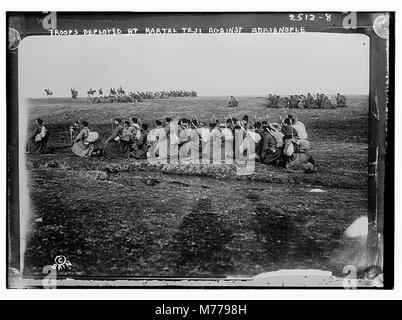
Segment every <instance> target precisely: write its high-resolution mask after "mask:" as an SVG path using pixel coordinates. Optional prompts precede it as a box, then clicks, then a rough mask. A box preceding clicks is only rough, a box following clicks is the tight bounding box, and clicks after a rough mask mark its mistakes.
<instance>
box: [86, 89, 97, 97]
mask: <svg viewBox="0 0 402 320" xmlns="http://www.w3.org/2000/svg"><path fill="white" fill-rule="evenodd" d="M95 92H96V90H92V89H89V91H87V94H88V97H92V96H93V95H94V93H95Z"/></svg>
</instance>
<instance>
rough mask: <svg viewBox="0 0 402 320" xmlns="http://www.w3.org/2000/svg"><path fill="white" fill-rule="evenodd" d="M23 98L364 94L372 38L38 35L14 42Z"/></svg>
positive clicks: (260, 35) (329, 36)
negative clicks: (117, 91) (117, 92)
mask: <svg viewBox="0 0 402 320" xmlns="http://www.w3.org/2000/svg"><path fill="white" fill-rule="evenodd" d="M19 55H20V57H19V63H20V66H19V72H20V74H19V79H20V82H19V92H20V97H23V98H27V97H45V92H44V90H43V89H44V88H49V89H50V90H52V91H53V96H55V97H68V96H70V88H72V87H75V88H76V89H77V90H78V92H79V97H86V96H87V94H86V92H87V91H88V90H89V89H90V88H92V89H95V90H98V89H99V88H102V89H103V91H104V93H109V88H111V87H114V88H117V87H120V86H122V87H123V89H125V90H126V91H147V90H149V91H159V90H175V89H177V90H195V91H197V93H198V94H199V95H201V96H227V95H231V94H233V95H235V96H240V95H263V96H265V95H267V94H268V93H273V94H281V95H282V94H301V93H303V94H306V93H307V92H310V93H312V94H315V93H317V92H320V93H326V94H335V93H337V92H341V93H343V94H368V89H369V39H368V37H367V36H365V35H359V34H324V33H293V34H249V33H248V34H246V33H244V34H173V35H168V34H164V35H163V34H162V35H154V34H153V35H150V34H148V35H146V34H145V35H144V34H141V35H140V34H137V35H110V36H99V35H98V36H84V35H80V36H40V37H39V36H35V37H29V38H26V39H24V40H23V41H22V44H21V46H20V48H19Z"/></svg>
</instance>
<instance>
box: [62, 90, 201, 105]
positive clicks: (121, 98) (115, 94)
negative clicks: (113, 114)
mask: <svg viewBox="0 0 402 320" xmlns="http://www.w3.org/2000/svg"><path fill="white" fill-rule="evenodd" d="M70 91H71V98H72V99H77V97H78V91H77V90H76V89H75V88H72V89H70ZM196 96H197V92H196V91H194V90H191V91H187V90H170V91H166V90H163V91H156V92H152V91H145V92H144V91H136V92H134V91H130V92H126V91H125V90H123V88H122V87H120V88H118V89H116V88H110V89H109V93H104V92H103V90H102V88H100V89H99V90H92V88H91V89H89V91H87V97H88V99H89V100H90V102H92V103H107V102H141V101H142V100H146V99H169V98H170V97H196Z"/></svg>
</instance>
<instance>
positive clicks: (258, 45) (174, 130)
mask: <svg viewBox="0 0 402 320" xmlns="http://www.w3.org/2000/svg"><path fill="white" fill-rule="evenodd" d="M7 20H8V21H7V23H8V30H7V32H8V48H7V59H8V61H7V72H8V76H9V78H8V79H10V81H9V82H8V83H7V86H8V87H7V90H8V93H9V95H8V99H7V101H8V102H7V126H8V132H7V139H8V140H7V144H8V163H9V165H8V167H9V171H8V188H9V197H8V216H7V219H8V258H7V259H8V270H7V271H8V284H7V285H8V287H9V288H57V289H63V288H71V287H73V288H80V287H94V288H95V287H99V288H105V287H106V288H107V287H121V288H132V287H133V288H134V287H135V288H137V287H138V288H160V287H175V288H184V289H185V288H201V287H206V286H208V287H224V288H229V287H233V288H270V287H272V288H303V287H304V288H345V289H356V288H357V289H359V288H377V289H381V288H384V283H385V284H386V283H387V277H388V283H390V282H392V278H393V274H392V271H391V272H389V273H388V274H387V272H386V271H385V270H386V265H387V255H386V254H384V252H385V253H387V246H389V248H392V246H393V239H392V237H391V236H390V237H388V239H387V232H388V230H389V229H387V228H386V227H384V226H389V227H390V229H392V228H393V225H392V224H393V212H392V211H390V212H387V214H386V215H385V217H384V212H385V210H384V206H386V205H387V203H386V202H387V201H384V195H385V193H386V191H384V190H385V189H386V188H387V186H386V185H387V183H386V181H389V180H387V174H386V171H385V170H386V169H385V166H386V156H387V154H388V153H387V152H388V151H387V143H386V141H387V139H388V137H387V132H388V133H389V132H391V133H392V130H390V129H389V123H388V121H389V119H388V117H389V115H390V114H392V112H393V105H392V103H393V98H392V97H391V96H390V93H389V89H390V76H389V75H390V69H392V68H393V65H392V64H390V60H389V59H390V52H391V54H393V53H392V50H393V48H392V45H393V42H392V41H393V39H394V38H393V37H394V35H393V33H392V32H393V29H392V28H393V27H392V23H393V13H390V12H357V13H356V12H275V13H274V12H271V13H269V12H265V13H251V12H249V13H247V12H243V13H134V12H133V13H129V12H125V13H106V12H103V13H100V12H98V13H97V12H75V13H74V12H50V11H49V12H38V13H36V12H28V13H24V12H8V17H7ZM390 25H391V28H390ZM390 37H391V38H392V39H391V41H390ZM390 48H391V51H390ZM391 85H393V83H391ZM13 97H16V99H15V100H14V99H13ZM11 100H12V101H11ZM10 101H11V102H10ZM387 129H388V131H387ZM388 141H389V140H388ZM390 145H391V147H392V143H390V142H388V147H389V146H390ZM387 170H388V169H387ZM390 185H391V184H390V183H388V187H391V186H390ZM388 205H389V204H388ZM390 210H391V209H390ZM389 232H390V233H389V235H392V230H391V231H389ZM384 239H385V240H386V241H385V242H384ZM392 254H393V253H392V252H390V251H388V257H389V255H390V256H391V257H390V258H391V259H392Z"/></svg>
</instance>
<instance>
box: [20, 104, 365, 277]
mask: <svg viewBox="0 0 402 320" xmlns="http://www.w3.org/2000/svg"><path fill="white" fill-rule="evenodd" d="M227 100H228V99H227V98H222V97H198V98H175V99H173V98H171V99H167V100H149V101H144V102H141V103H114V104H89V103H88V101H87V100H86V99H79V100H76V101H73V100H71V99H62V98H51V99H30V100H28V102H27V104H28V105H27V106H28V107H29V109H28V110H30V113H29V119H30V127H29V130H32V123H33V122H34V119H35V118H37V117H40V118H42V119H43V120H44V123H45V126H46V127H47V128H48V129H49V130H50V132H51V136H50V141H49V147H50V150H51V151H52V152H51V153H49V154H46V155H40V156H38V155H27V157H26V167H27V169H28V173H29V182H28V184H29V187H30V199H31V211H30V212H29V213H27V215H26V218H27V228H28V229H29V230H31V231H30V232H29V234H28V235H27V237H26V238H27V246H26V251H25V259H24V263H25V267H24V273H25V274H27V275H39V274H41V273H42V269H43V267H44V266H46V265H49V264H53V263H54V258H55V257H56V256H57V255H64V256H65V257H66V258H67V259H68V260H69V261H70V262H71V263H72V268H71V270H69V271H64V273H65V274H66V275H69V276H138V277H225V276H254V275H257V274H259V273H262V272H267V271H273V270H278V269H293V268H302V269H321V270H330V271H332V272H333V273H334V274H335V275H341V274H342V269H343V267H344V266H345V265H347V264H353V263H354V262H355V261H354V260H355V259H356V256H357V255H356V250H357V249H358V248H359V244H357V243H351V242H350V240H347V239H344V238H343V237H342V234H343V232H344V230H345V229H346V228H347V227H348V226H349V225H350V224H351V223H352V222H353V221H354V220H355V219H356V218H358V217H360V216H363V215H366V214H367V147H368V145H367V129H368V99H367V97H362V96H354V97H348V107H347V108H340V109H330V110H290V111H291V112H292V113H293V114H295V115H296V116H297V117H298V118H299V119H300V120H301V121H302V122H303V123H304V124H305V125H306V128H307V133H308V135H309V140H310V143H311V146H312V156H313V158H314V160H315V161H316V170H315V172H313V173H310V174H305V173H297V174H296V173H290V172H286V171H285V170H284V169H282V168H276V167H273V166H268V165H262V164H259V163H257V165H256V171H255V173H254V174H253V175H252V176H250V177H239V176H236V174H235V168H234V166H230V165H223V166H219V167H214V166H212V165H204V166H173V165H149V164H147V162H146V161H138V160H132V159H130V160H106V159H103V158H90V159H81V158H78V157H76V156H74V155H73V154H72V153H71V150H70V149H69V131H68V128H69V126H70V125H71V124H72V122H73V121H74V120H76V119H80V120H87V121H89V123H90V128H92V130H94V131H98V132H99V133H100V137H101V139H102V141H104V140H106V138H107V137H108V135H109V134H110V133H111V124H110V119H112V118H114V117H116V116H120V117H123V118H126V119H128V118H129V117H132V116H136V117H138V118H141V120H142V122H143V123H144V122H148V123H149V124H151V125H153V124H154V122H153V121H154V119H155V118H164V117H167V116H172V117H176V116H179V115H180V116H182V117H189V118H190V117H191V116H192V115H194V114H195V115H197V117H198V118H200V119H202V120H204V121H208V122H209V121H210V119H211V117H212V116H216V117H217V118H219V119H226V118H227V117H229V115H230V114H233V115H234V116H235V117H238V118H240V117H242V116H243V115H245V114H248V115H249V117H250V118H251V119H253V118H255V115H257V116H264V117H266V116H267V115H268V118H269V119H270V120H271V121H274V120H276V119H277V117H278V115H281V116H282V117H285V116H286V110H284V109H267V108H266V107H265V106H264V101H265V99H264V98H262V97H240V98H239V101H240V105H239V107H237V108H234V109H233V108H228V107H226V104H227ZM314 189H320V190H321V191H322V192H312V190H313V191H314ZM62 274H63V272H62Z"/></svg>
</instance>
